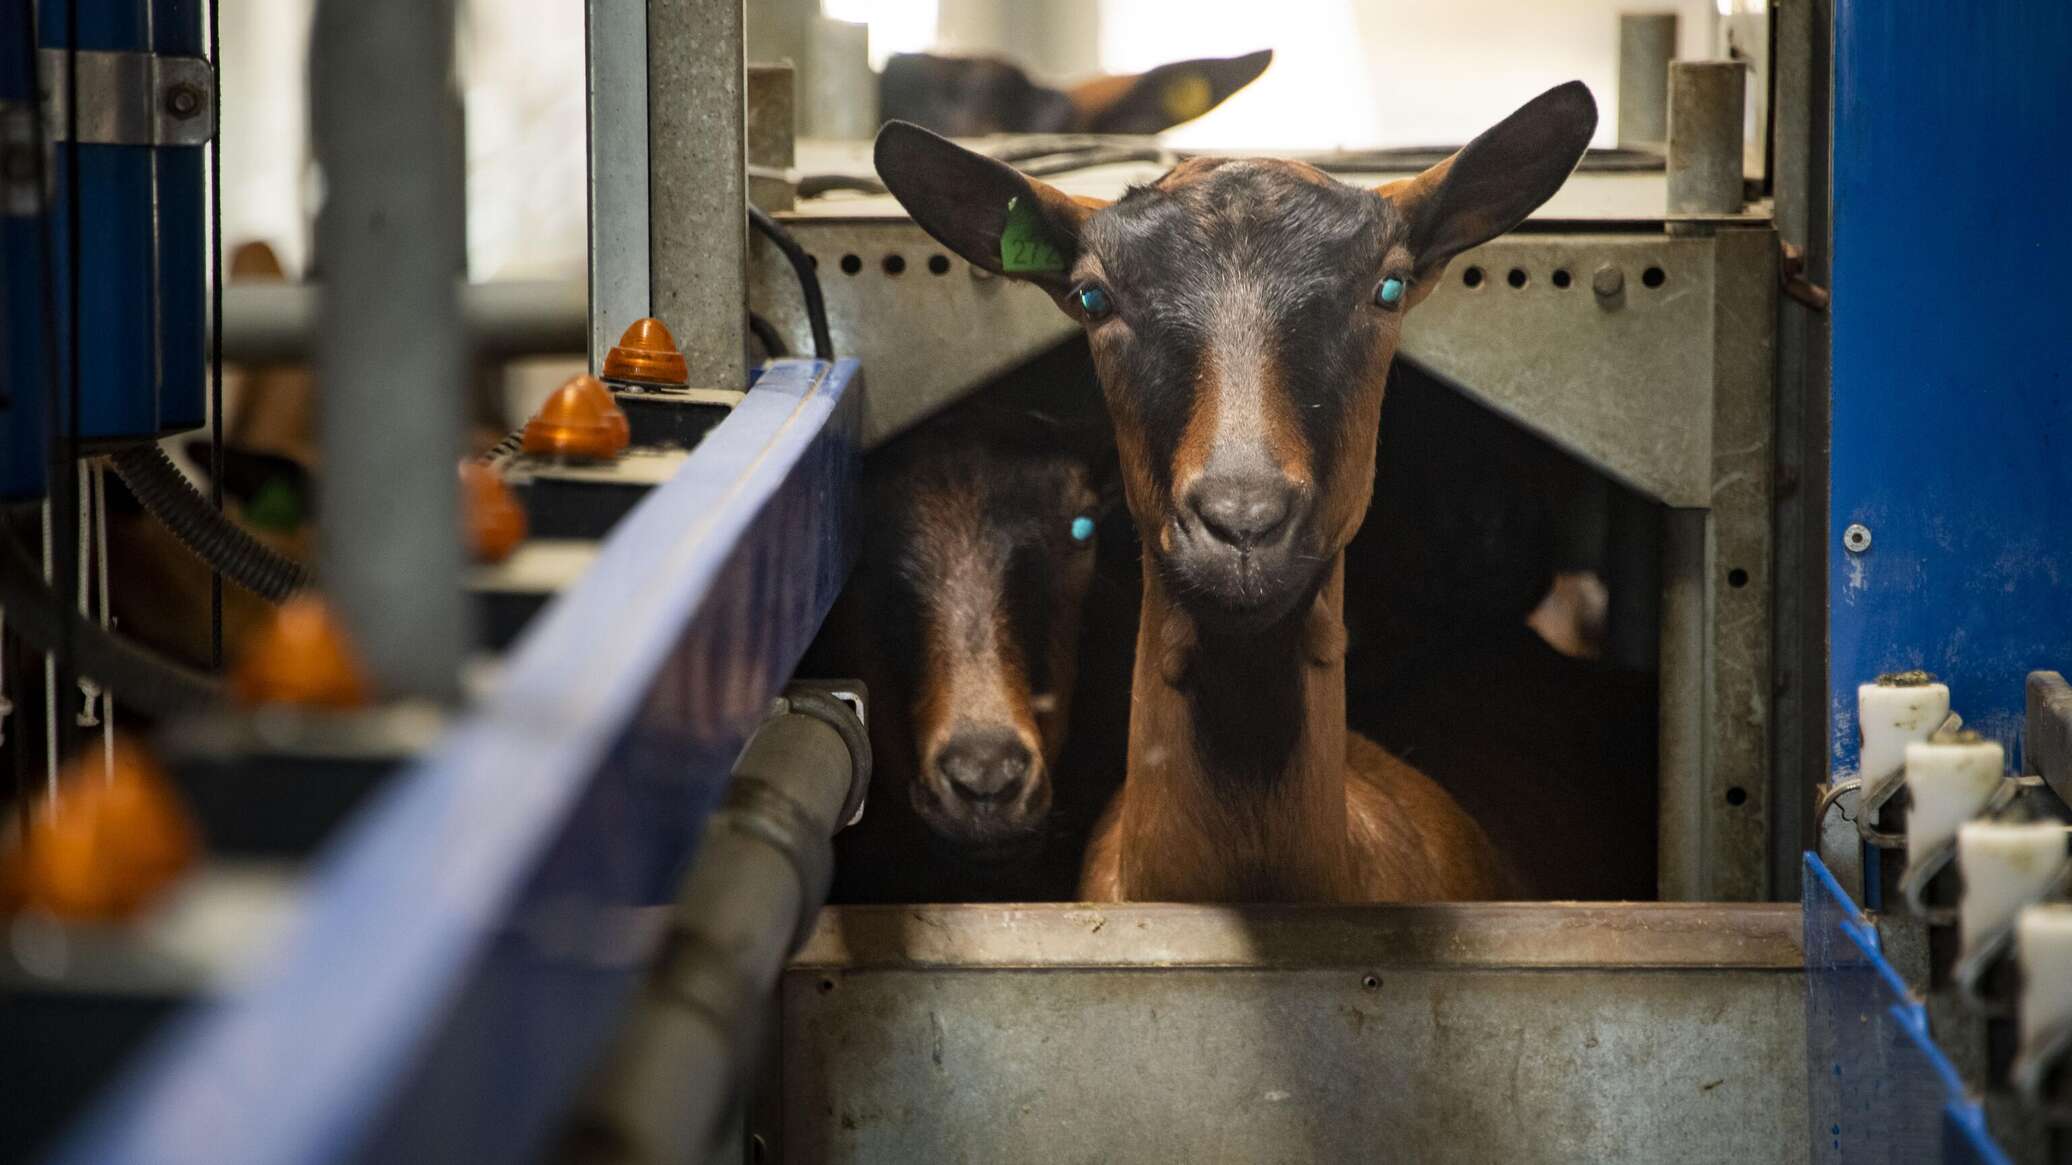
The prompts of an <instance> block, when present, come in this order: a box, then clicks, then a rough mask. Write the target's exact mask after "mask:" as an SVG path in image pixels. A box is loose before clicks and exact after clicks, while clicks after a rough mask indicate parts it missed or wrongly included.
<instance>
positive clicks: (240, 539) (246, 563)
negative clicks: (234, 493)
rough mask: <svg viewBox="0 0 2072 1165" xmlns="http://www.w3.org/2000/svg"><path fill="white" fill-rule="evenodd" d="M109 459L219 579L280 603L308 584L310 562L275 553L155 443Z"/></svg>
mask: <svg viewBox="0 0 2072 1165" xmlns="http://www.w3.org/2000/svg"><path fill="white" fill-rule="evenodd" d="M221 456H222V455H221V454H217V455H215V456H214V457H212V458H211V460H212V461H213V460H220V458H221ZM109 460H110V461H111V462H112V463H113V464H114V466H115V472H116V473H117V474H119V475H120V476H121V477H122V483H123V484H124V485H126V486H128V487H129V489H130V492H131V493H133V494H135V495H137V501H138V502H139V503H140V504H141V505H142V506H143V507H144V509H145V510H146V511H147V512H149V513H150V515H151V516H152V517H154V518H156V519H158V521H159V522H160V523H161V524H163V525H164V526H165V528H166V529H168V530H171V531H172V532H173V536H174V537H176V538H178V539H179V540H180V543H181V545H183V546H185V547H187V549H189V550H191V551H193V552H194V553H195V555H196V556H197V557H199V558H200V559H201V560H202V561H203V562H206V563H208V564H209V568H210V569H211V570H212V571H214V572H215V573H216V577H217V578H219V579H220V578H222V577H223V576H224V575H229V576H230V581H232V582H234V583H236V584H237V585H239V586H241V587H243V588H245V589H246V590H248V591H251V592H252V593H253V594H255V595H258V596H260V597H261V598H264V599H269V600H271V601H273V602H276V603H278V602H280V601H281V600H282V599H285V598H287V597H288V596H289V595H292V594H294V593H295V592H296V591H299V590H301V589H303V588H305V587H307V586H309V585H310V582H311V576H310V573H309V569H308V568H307V567H304V566H303V565H302V564H301V563H299V562H295V561H293V560H291V559H288V558H284V557H282V556H281V555H280V554H277V553H275V552H274V551H273V550H271V549H269V548H268V547H267V546H266V544H265V543H263V542H260V541H259V540H258V539H256V538H254V537H252V536H251V535H250V534H249V533H247V532H246V531H245V529H244V527H242V526H240V525H238V524H237V523H236V522H234V521H232V520H231V519H230V518H228V517H225V516H224V514H223V511H222V510H221V509H220V508H216V507H214V506H212V505H211V504H210V503H209V502H208V501H206V500H204V499H203V497H202V495H201V493H200V492H199V491H198V490H196V489H195V488H194V486H193V485H192V484H191V483H189V482H188V480H187V477H186V475H185V474H183V473H181V472H180V470H179V467H178V466H176V465H174V464H173V461H172V458H170V457H167V456H166V455H165V450H163V449H161V448H159V447H158V444H157V443H156V442H146V443H145V444H142V445H131V446H128V447H127V448H124V449H123V450H121V451H120V452H118V453H116V454H115V455H114V456H113V457H111V458H110V459H109ZM221 480H222V478H221V477H218V478H217V481H218V482H220V481H221ZM221 488H222V487H221V486H220V485H218V486H217V487H216V491H217V492H220V491H221ZM218 666H221V663H220V661H219V662H218Z"/></svg>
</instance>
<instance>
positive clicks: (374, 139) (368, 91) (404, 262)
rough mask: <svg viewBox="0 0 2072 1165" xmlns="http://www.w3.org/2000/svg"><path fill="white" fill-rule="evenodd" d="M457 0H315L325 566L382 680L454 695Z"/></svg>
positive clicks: (461, 608) (457, 630)
mask: <svg viewBox="0 0 2072 1165" xmlns="http://www.w3.org/2000/svg"><path fill="white" fill-rule="evenodd" d="M453 11H454V10H453V0H321V2H320V3H319V4H318V6H317V12H316V19H315V24H314V26H313V28H312V30H311V35H310V106H311V126H312V131H313V132H312V137H313V139H314V144H315V152H316V158H317V161H318V163H319V164H320V165H321V166H322V167H323V172H324V186H325V195H324V205H323V209H322V211H321V212H320V213H319V214H318V216H317V230H316V253H317V259H318V261H319V262H320V263H321V264H322V267H323V269H324V271H325V280H326V283H325V286H326V288H327V294H326V295H325V297H324V300H323V303H322V311H321V326H320V329H319V336H318V345H317V356H318V361H317V363H318V370H319V374H320V375H321V377H322V381H323V384H324V386H325V388H324V392H323V393H322V394H321V404H320V408H321V412H320V414H319V416H320V420H321V425H320V433H319V435H320V437H321V448H322V451H323V456H324V511H325V516H324V523H323V530H322V541H321V544H320V546H319V562H320V564H321V568H322V569H321V571H320V574H321V577H322V578H323V580H324V587H325V590H326V591H327V592H328V593H329V595H330V597H331V599H332V601H333V603H334V604H335V605H336V606H337V608H338V610H339V613H340V615H341V616H342V618H343V619H344V621H345V624H346V627H347V629H348V631H349V633H350V634H351V636H352V639H353V642H354V643H355V645H356V646H357V647H358V648H359V651H360V654H361V656H362V658H363V659H364V660H365V661H366V664H367V666H368V669H369V670H370V671H371V672H372V673H373V675H374V677H375V681H376V683H377V684H378V685H379V686H380V688H381V689H382V691H383V692H384V693H385V694H387V695H391V696H426V697H432V698H438V699H447V698H452V697H454V696H456V695H457V694H458V691H459V684H458V681H459V673H460V661H461V655H462V651H463V649H464V647H465V646H466V644H467V642H468V640H469V622H470V620H469V608H468V606H467V604H466V603H464V602H463V599H462V594H461V588H460V571H461V548H460V539H459V537H458V536H457V535H456V531H457V530H458V529H459V522H458V518H457V517H456V507H457V505H458V500H459V499H458V493H459V486H458V480H457V478H456V477H455V475H454V470H453V467H454V462H455V460H456V459H457V458H458V457H459V456H460V454H461V422H462V415H463V401H464V398H465V396H466V393H465V392H463V391H462V390H461V386H462V384H463V382H464V377H465V376H466V374H467V373H466V370H467V360H466V341H465V339H464V338H463V336H462V333H461V314H460V297H459V295H458V294H457V293H456V291H455V286H456V284H455V280H456V278H457V277H458V276H459V275H460V273H461V272H462V271H463V270H464V269H465V262H464V255H463V251H462V246H463V239H462V237H461V232H459V231H457V230H456V229H455V228H456V225H457V224H459V223H460V222H461V221H462V211H461V207H462V191H461V182H460V175H459V167H458V166H457V165H456V164H455V159H456V158H457V157H458V156H459V150H460V125H459V121H460V119H459V116H458V109H459V106H458V102H457V100H456V97H455V94H454V90H453Z"/></svg>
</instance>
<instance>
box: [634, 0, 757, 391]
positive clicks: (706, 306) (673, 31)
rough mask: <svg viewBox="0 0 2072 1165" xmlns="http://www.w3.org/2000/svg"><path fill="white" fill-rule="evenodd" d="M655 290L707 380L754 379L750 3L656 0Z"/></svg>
mask: <svg viewBox="0 0 2072 1165" xmlns="http://www.w3.org/2000/svg"><path fill="white" fill-rule="evenodd" d="M647 27H648V57H647V66H648V67H647V83H648V158H647V161H648V165H647V184H648V263H649V269H648V298H649V301H650V310H651V311H652V312H653V314H654V315H655V316H656V318H658V319H660V320H661V321H662V322H663V323H664V324H667V325H668V326H669V330H670V332H671V334H673V335H674V336H675V337H676V341H677V346H678V347H680V348H682V349H683V356H684V361H685V363H686V364H688V365H689V367H690V374H691V384H692V385H694V386H696V387H700V388H745V387H747V385H748V217H747V214H748V139H747V131H746V128H745V127H746V124H747V95H746V89H747V65H746V61H745V60H744V57H743V50H742V43H743V42H742V38H743V35H744V33H743V12H742V0H648V6H647Z"/></svg>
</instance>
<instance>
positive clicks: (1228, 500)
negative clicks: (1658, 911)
mask: <svg viewBox="0 0 2072 1165" xmlns="http://www.w3.org/2000/svg"><path fill="white" fill-rule="evenodd" d="M1596 123H1597V114H1596V105H1595V103H1594V102H1593V101H1592V100H1591V98H1590V95H1589V92H1588V90H1587V89H1585V88H1584V87H1583V86H1582V85H1581V84H1580V83H1570V84H1567V85H1563V86H1559V87H1557V88H1555V89H1552V90H1549V91H1548V92H1547V93H1545V94H1542V95H1541V96H1540V97H1538V98H1536V99H1535V100H1533V101H1532V102H1530V103H1528V104H1527V105H1525V106H1524V107H1523V108H1521V109H1520V110H1519V111H1518V112H1516V113H1514V114H1513V115H1511V116H1510V117H1509V118H1507V119H1505V120H1504V121H1503V122H1502V123H1500V124H1498V125H1497V126H1496V127H1494V128H1492V129H1491V130H1489V131H1487V132H1486V133H1484V134H1482V135H1481V136H1479V137H1477V138H1476V139H1475V140H1474V141H1472V142H1470V143H1469V144H1468V145H1467V146H1466V147H1464V148H1463V149H1461V150H1460V151H1459V152H1458V153H1456V154H1455V155H1453V156H1452V157H1451V158H1448V159H1447V160H1445V161H1443V162H1441V163H1439V164H1438V165H1437V166H1434V167H1433V168H1432V169H1430V170H1428V171H1426V172H1424V173H1423V174H1420V175H1418V176H1417V177H1415V178H1412V179H1408V180H1404V181H1401V182H1395V183H1390V184H1389V185H1387V186H1384V187H1381V188H1380V189H1378V190H1371V191H1369V190H1358V189H1354V188H1351V187H1347V186H1344V185H1341V184H1339V183H1337V182H1335V181H1333V180H1332V179H1331V178H1330V177H1329V176H1328V175H1325V174H1323V173H1321V172H1320V171H1317V170H1316V169H1314V168H1312V167H1309V166H1305V165H1301V164H1299V163H1292V162H1282V161H1265V160H1246V161H1234V160H1218V159H1196V160H1192V161H1189V162H1187V163H1184V164H1182V165H1181V166H1179V167H1177V168H1176V169H1174V170H1173V171H1171V172H1170V173H1168V174H1167V175H1165V177H1163V178H1162V179H1160V180H1159V181H1158V182H1157V183H1155V184H1153V185H1151V186H1148V187H1141V188H1136V189H1133V190H1131V191H1130V192H1129V193H1127V194H1126V195H1125V196H1124V197H1123V198H1121V199H1120V200H1118V201H1116V202H1114V203H1112V204H1108V203H1099V202H1095V201H1091V200H1082V199H1074V198H1071V197H1068V196H1066V195H1065V194H1063V193H1062V192H1060V191H1058V190H1056V189H1054V188H1052V187H1049V186H1047V185H1044V184H1043V183H1041V182H1038V181H1036V180H1034V179H1031V178H1029V177H1027V176H1026V175H1023V174H1021V173H1019V172H1017V171H1015V170H1014V169H1013V168H1012V167H1009V166H1007V165H1005V164H1003V163H1000V162H998V161H996V160H993V159H990V158H986V157H983V156H980V155H977V154H974V153H971V152H970V151H967V150H964V149H962V148H960V147H958V146H956V145H953V144H952V143H950V142H947V141H944V140H943V139H941V138H939V137H936V136H935V135H933V134H930V133H928V132H926V131H924V130H921V129H919V128H916V127H913V126H906V125H899V124H894V125H889V126H887V127H886V128H885V129H884V130H883V131H881V132H880V134H879V137H878V145H877V155H876V156H877V163H878V172H879V175H880V177H881V178H883V179H884V181H885V183H886V185H887V187H888V188H889V189H890V190H891V191H892V193H893V194H895V195H896V196H898V198H899V199H900V201H901V202H902V203H903V204H904V205H905V206H906V208H907V210H908V212H909V213H911V214H912V215H913V216H914V219H915V221H916V222H917V223H919V224H920V225H921V226H922V227H923V228H924V229H925V230H927V231H928V232H929V233H930V234H931V235H933V236H934V237H935V238H936V239H938V240H939V241H941V242H942V243H943V244H944V245H945V246H947V247H949V248H950V249H951V250H953V251H956V252H957V253H958V254H959V255H961V256H963V257H964V258H965V259H966V260H967V261H969V262H972V263H975V264H978V265H980V266H983V267H987V268H989V269H991V270H994V271H998V272H1002V273H1005V274H1010V275H1014V276H1017V277H1020V278H1024V279H1027V280H1029V281H1031V282H1033V283H1036V284H1037V285H1038V286H1040V287H1042V288H1043V289H1044V290H1045V291H1047V292H1048V293H1050V294H1051V295H1052V297H1053V298H1054V299H1055V300H1056V301H1057V303H1058V304H1059V306H1060V307H1061V308H1062V309H1064V310H1065V311H1066V312H1067V313H1068V314H1070V315H1072V316H1073V317H1074V318H1075V319H1078V320H1080V321H1082V322H1083V323H1084V325H1085V327H1086V330H1087V335H1088V339H1089V341H1090V343H1091V345H1092V349H1093V355H1094V362H1095V365H1096V367H1097V369H1098V370H1099V373H1100V378H1101V383H1102V388H1103V391H1104V393H1105V394H1106V397H1107V401H1108V406H1109V411H1110V414H1111V415H1112V417H1113V419H1114V421H1115V429H1116V442H1117V449H1118V452H1119V454H1120V458H1121V465H1122V471H1123V484H1124V490H1125V493H1126V496H1127V498H1128V500H1129V506H1130V510H1131V512H1132V514H1133V515H1134V516H1135V518H1136V522H1137V526H1138V529H1139V530H1140V532H1141V534H1142V538H1143V543H1144V603H1143V610H1142V615H1141V619H1140V622H1139V630H1138V639H1137V661H1136V670H1135V677H1134V679H1133V681H1132V688H1131V707H1132V713H1131V722H1130V740H1129V759H1128V769H1127V774H1126V778H1125V784H1124V788H1123V791H1122V794H1121V796H1120V797H1119V798H1118V800H1117V803H1116V806H1115V809H1114V810H1113V812H1112V813H1111V815H1110V817H1109V818H1108V819H1107V820H1106V821H1105V823H1104V825H1103V827H1102V829H1101V831H1100V832H1099V833H1098V834H1097V836H1096V837H1095V839H1094V841H1093V843H1092V846H1091V848H1090V852H1089V857H1088V863H1087V868H1086V876H1085V880H1084V882H1083V890H1084V892H1085V893H1086V895H1087V896H1088V897H1091V898H1103V899H1108V898H1123V899H1144V898H1162V899H1179V900H1224V901H1232V900H1296V899H1326V900H1341V901H1344V900H1389V899H1395V900H1404V899H1410V900H1415V899H1443V898H1474V897H1488V896H1492V895H1495V894H1497V893H1500V892H1501V890H1502V888H1503V887H1504V886H1505V879H1504V876H1503V869H1502V867H1503V863H1502V861H1501V859H1500V858H1499V857H1498V855H1497V854H1496V852H1495V851H1494V850H1493V848H1492V847H1491V846H1490V845H1489V843H1488V840H1487V838H1486V837H1485V836H1484V835H1483V834H1482V831H1481V829H1480V828H1479V827H1478V826H1477V825H1476V824H1475V822H1474V821H1473V820H1472V819H1470V818H1469V817H1468V816H1467V815H1466V814H1465V813H1464V812H1462V811H1461V809H1460V808H1459V806H1458V805H1456V804H1455V803H1454V802H1453V801H1452V800H1451V799H1450V798H1448V797H1447V795H1446V794H1445V793H1444V792H1442V791H1441V790H1440V789H1439V788H1438V787H1437V786H1436V785H1434V784H1433V783H1432V782H1431V781H1430V780H1429V779H1427V778H1426V777H1424V776H1423V775H1422V774H1420V773H1418V772H1417V771H1416V770H1414V769H1412V768H1410V767H1409V766H1408V765H1405V764H1403V763H1402V762H1401V761H1398V760H1396V759H1395V758H1394V757H1392V756H1390V755H1388V754H1387V753H1385V752H1383V751H1382V750H1381V749H1380V748H1379V747H1378V746H1375V745H1373V744H1372V743H1370V742H1368V741H1366V740H1364V739H1362V738H1360V737H1357V736H1354V735H1352V734H1350V733H1348V732H1347V730H1346V720H1345V670H1344V668H1345V658H1344V654H1345V628H1344V624H1343V621H1342V609H1343V604H1344V585H1345V572H1344V559H1343V551H1344V549H1345V547H1346V545H1347V543H1348V542H1350V541H1351V539H1352V536H1353V533H1354V532H1355V531H1356V530H1357V529H1358V528H1359V526H1360V523H1361V520H1362V518H1363V517H1364V515H1365V513H1366V510H1367V506H1368V502H1369V499H1370V496H1371V491H1372V487H1373V482H1374V465H1375V463H1374V451H1375V445H1376V438H1377V435H1378V432H1379V424H1380V413H1381V400H1382V393H1383V386H1384V384H1385V381H1386V377H1387V372H1388V367H1389V364H1390V361H1391V360H1392V359H1393V357H1394V353H1395V348H1396V344H1397V341H1398V339H1399V337H1400V334H1401V328H1402V326H1403V319H1404V316H1405V314H1406V313H1407V311H1408V310H1409V309H1410V308H1412V307H1414V306H1415V305H1416V304H1417V303H1418V302H1419V301H1421V300H1422V299H1423V298H1424V296H1425V295H1426V294H1428V293H1429V291H1430V289H1431V288H1432V287H1433V286H1435V284H1436V281H1437V280H1438V279H1439V278H1440V276H1441V274H1442V272H1443V271H1444V269H1445V267H1446V264H1447V262H1448V261H1449V260H1451V259H1452V258H1453V257H1454V256H1455V255H1457V254H1459V253H1460V252H1461V251H1464V250H1466V249H1467V248H1469V247H1473V246H1475V245H1477V244H1479V243H1482V242H1484V241H1486V240H1488V239H1490V238H1492V237H1494V236H1496V235H1499V234H1501V233H1503V232H1504V231H1507V230H1509V229H1510V228H1511V227H1513V226H1515V225H1517V223H1519V222H1520V221H1522V220H1523V219H1524V218H1525V216H1526V215H1527V214H1529V213H1530V212H1531V211H1532V210H1533V208H1535V207H1537V206H1538V205H1539V204H1541V203H1542V202H1544V201H1546V199H1547V198H1549V197H1550V196H1552V194H1553V193H1554V192H1555V190H1557V189H1558V188H1559V187H1560V186H1561V184H1562V183H1563V182H1564V181H1565V180H1566V179H1567V177H1568V174H1569V172H1570V171H1571V170H1573V169H1574V167H1575V165H1576V163H1577V161H1578V160H1579V159H1580V158H1581V156H1582V153H1583V150H1584V147H1585V146H1586V144H1587V143H1588V141H1589V139H1590V135H1591V134H1592V132H1594V130H1595V128H1596Z"/></svg>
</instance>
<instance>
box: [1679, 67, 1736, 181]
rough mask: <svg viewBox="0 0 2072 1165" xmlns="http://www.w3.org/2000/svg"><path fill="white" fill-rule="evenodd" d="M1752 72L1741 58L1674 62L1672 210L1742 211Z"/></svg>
mask: <svg viewBox="0 0 2072 1165" xmlns="http://www.w3.org/2000/svg"><path fill="white" fill-rule="evenodd" d="M1747 76H1748V67H1747V66H1746V65H1743V64H1742V63H1741V62H1739V61H1677V62H1674V63H1672V64H1671V65H1670V66H1669V161H1668V171H1669V213H1671V214H1739V213H1740V212H1741V119H1742V113H1743V111H1744V109H1745V108H1746V103H1747Z"/></svg>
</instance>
